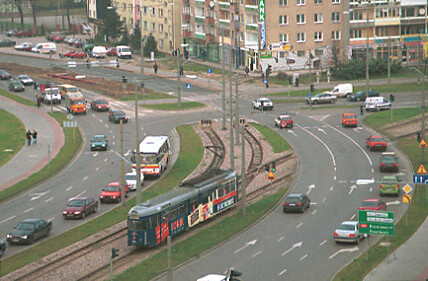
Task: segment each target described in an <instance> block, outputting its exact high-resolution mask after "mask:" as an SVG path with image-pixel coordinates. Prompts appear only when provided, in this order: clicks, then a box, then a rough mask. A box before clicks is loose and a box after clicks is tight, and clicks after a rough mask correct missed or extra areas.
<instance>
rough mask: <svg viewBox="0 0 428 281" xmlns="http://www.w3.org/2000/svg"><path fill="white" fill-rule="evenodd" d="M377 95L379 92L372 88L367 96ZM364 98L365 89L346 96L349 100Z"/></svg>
mask: <svg viewBox="0 0 428 281" xmlns="http://www.w3.org/2000/svg"><path fill="white" fill-rule="evenodd" d="M378 96H379V92H376V91H373V90H370V91H369V96H368V97H369V98H371V97H378ZM366 98H367V95H366V91H358V92H356V93H355V94H353V95H349V96H348V100H349V101H365V100H366Z"/></svg>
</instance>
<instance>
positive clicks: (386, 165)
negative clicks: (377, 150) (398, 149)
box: [379, 152, 398, 172]
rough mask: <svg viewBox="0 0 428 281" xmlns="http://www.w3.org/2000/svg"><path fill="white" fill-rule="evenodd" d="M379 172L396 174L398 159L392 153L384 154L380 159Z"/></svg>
mask: <svg viewBox="0 0 428 281" xmlns="http://www.w3.org/2000/svg"><path fill="white" fill-rule="evenodd" d="M379 171H380V172H398V157H397V156H395V153H394V152H384V153H382V156H381V158H380V165H379Z"/></svg>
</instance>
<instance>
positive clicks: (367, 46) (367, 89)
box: [366, 10, 370, 96]
mask: <svg viewBox="0 0 428 281" xmlns="http://www.w3.org/2000/svg"><path fill="white" fill-rule="evenodd" d="M369 13H370V10H367V14H366V17H367V19H366V20H367V22H366V23H367V44H366V95H367V96H369V90H370V85H369Z"/></svg>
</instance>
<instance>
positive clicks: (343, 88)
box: [330, 83, 354, 98]
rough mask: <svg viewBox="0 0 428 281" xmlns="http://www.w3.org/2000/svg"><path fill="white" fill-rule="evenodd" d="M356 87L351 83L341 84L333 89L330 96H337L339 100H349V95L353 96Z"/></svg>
mask: <svg viewBox="0 0 428 281" xmlns="http://www.w3.org/2000/svg"><path fill="white" fill-rule="evenodd" d="M353 91H354V87H353V86H352V84H351V83H345V84H339V85H337V86H336V87H334V88H333V90H332V91H331V92H330V94H332V95H335V96H337V97H338V98H339V97H340V98H347V97H348V96H349V95H352V92H353Z"/></svg>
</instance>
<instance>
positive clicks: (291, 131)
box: [288, 130, 297, 137]
mask: <svg viewBox="0 0 428 281" xmlns="http://www.w3.org/2000/svg"><path fill="white" fill-rule="evenodd" d="M288 132H290V133H291V134H293V135H294V136H295V137H297V135H296V133H295V132H293V130H289V131H288Z"/></svg>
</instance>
